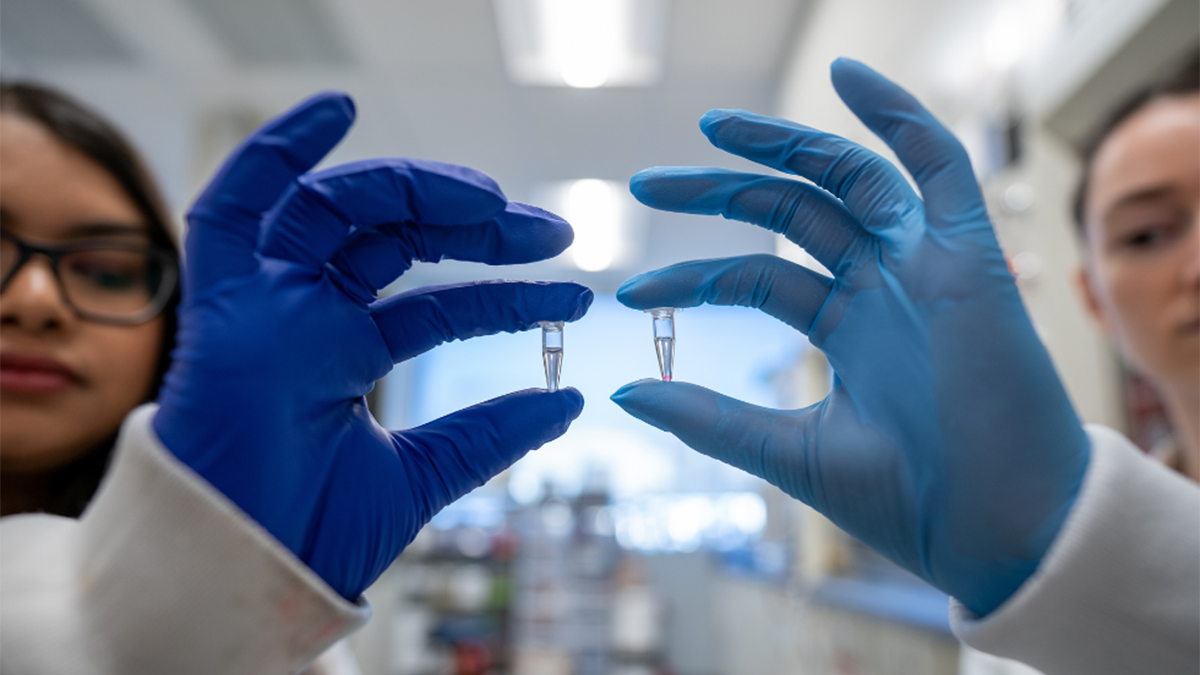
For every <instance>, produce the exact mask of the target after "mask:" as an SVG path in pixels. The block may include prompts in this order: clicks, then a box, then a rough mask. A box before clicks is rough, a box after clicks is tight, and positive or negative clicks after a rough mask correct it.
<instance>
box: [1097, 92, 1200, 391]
mask: <svg viewBox="0 0 1200 675" xmlns="http://www.w3.org/2000/svg"><path fill="white" fill-rule="evenodd" d="M1084 210H1085V213H1086V214H1087V218H1086V223H1085V227H1086V239H1087V253H1086V269H1085V270H1084V272H1083V275H1082V279H1081V281H1082V282H1083V284H1082V285H1083V288H1084V292H1085V295H1086V296H1087V301H1088V304H1089V308H1090V309H1091V311H1092V313H1093V315H1094V316H1095V317H1096V319H1097V320H1098V321H1099V322H1100V324H1101V326H1103V327H1104V329H1105V330H1106V331H1107V332H1108V333H1109V335H1111V336H1112V337H1113V338H1114V339H1115V340H1116V342H1117V344H1118V345H1119V347H1120V349H1121V351H1122V352H1123V354H1124V356H1125V358H1126V359H1127V360H1128V361H1129V363H1130V364H1131V365H1132V366H1133V367H1135V368H1136V369H1138V370H1139V371H1140V372H1141V373H1142V374H1143V375H1145V376H1146V377H1148V378H1149V379H1150V380H1151V381H1153V382H1155V383H1157V384H1159V385H1168V386H1186V387H1191V388H1195V387H1197V386H1200V234H1198V232H1200V95H1188V96H1171V97H1164V98H1159V99H1157V100H1155V101H1153V102H1151V103H1149V104H1148V105H1147V106H1145V107H1144V108H1142V109H1141V110H1139V111H1138V112H1136V113H1134V115H1132V116H1131V117H1130V118H1129V119H1127V120H1125V122H1123V123H1122V124H1121V125H1120V126H1118V127H1117V128H1116V129H1115V130H1114V131H1113V133H1112V134H1111V135H1109V137H1108V138H1107V139H1106V140H1105V141H1104V142H1103V144H1102V145H1101V146H1100V148H1099V151H1098V152H1097V153H1096V155H1095V157H1094V159H1093V162H1092V168H1091V183H1090V186H1089V192H1088V195H1087V202H1086V204H1085V208H1084Z"/></svg>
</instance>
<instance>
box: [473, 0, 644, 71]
mask: <svg viewBox="0 0 1200 675" xmlns="http://www.w3.org/2000/svg"><path fill="white" fill-rule="evenodd" d="M494 7H495V10H496V22H497V24H498V26H499V29H500V43H501V46H502V47H503V50H504V62H505V67H506V69H507V70H508V74H509V77H510V78H512V80H513V81H514V82H516V83H517V84H521V85H540V86H560V87H561V86H568V87H579V88H593V87H600V86H609V87H613V86H627V87H628V86H648V85H651V84H654V83H655V82H656V81H657V80H658V78H659V76H660V74H661V70H662V68H661V63H662V49H663V43H664V35H665V32H666V0H494Z"/></svg>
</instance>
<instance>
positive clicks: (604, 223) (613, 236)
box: [563, 178, 621, 272]
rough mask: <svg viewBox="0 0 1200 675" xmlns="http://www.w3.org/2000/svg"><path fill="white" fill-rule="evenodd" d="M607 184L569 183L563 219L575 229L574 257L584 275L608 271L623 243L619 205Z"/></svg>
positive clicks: (590, 181) (572, 251)
mask: <svg viewBox="0 0 1200 675" xmlns="http://www.w3.org/2000/svg"><path fill="white" fill-rule="evenodd" d="M617 200H618V195H617V191H616V190H615V189H614V188H613V186H612V185H611V184H609V183H608V182H607V181H602V180H596V179H595V178H585V179H583V180H577V181H574V182H572V183H571V184H570V187H568V188H567V192H566V204H565V208H564V209H563V211H564V213H563V217H564V218H566V219H567V222H568V223H571V227H573V228H574V229H575V243H574V244H572V245H571V254H572V256H573V258H574V261H575V266H576V267H578V268H579V269H581V270H583V271H584V272H599V271H600V270H605V269H608V268H609V267H610V266H611V265H612V264H613V261H614V260H616V258H617V247H618V246H619V245H620V243H621V241H620V240H621V230H620V228H621V220H620V212H619V209H620V204H619V203H618V201H617Z"/></svg>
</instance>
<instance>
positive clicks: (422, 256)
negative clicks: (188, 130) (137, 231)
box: [154, 93, 592, 599]
mask: <svg viewBox="0 0 1200 675" xmlns="http://www.w3.org/2000/svg"><path fill="white" fill-rule="evenodd" d="M353 118H354V108H353V104H352V103H351V101H350V99H349V98H348V97H346V96H345V95H343V94H337V93H330V94H323V95H319V96H316V97H314V98H312V99H310V100H308V101H306V102H305V103H303V104H301V105H299V106H298V107H296V108H295V109H293V110H292V111H291V112H289V113H287V114H285V115H283V116H282V117H280V118H278V119H276V120H274V121H273V122H270V123H269V124H267V125H266V126H265V127H263V128H262V129H261V130H259V131H258V132H257V133H255V134H254V135H253V136H251V137H250V138H249V139H248V140H247V141H246V142H245V143H244V144H243V145H242V146H241V147H240V148H239V149H238V150H237V151H236V152H234V154H233V155H232V156H231V157H230V158H229V160H228V161H227V162H226V163H225V165H224V167H223V168H222V169H221V170H220V172H219V173H218V174H217V176H216V177H215V178H214V179H213V181H212V183H211V184H210V185H209V187H208V189H207V190H206V191H205V192H204V194H202V195H201V196H200V198H199V199H198V200H197V202H196V204H195V205H194V206H193V207H192V210H191V212H190V213H189V214H188V223H189V226H190V227H189V231H188V239H187V267H186V277H185V282H186V284H185V286H184V300H183V304H182V307H181V309H180V312H179V323H180V329H179V337H178V347H177V348H176V350H175V352H174V354H173V362H172V365H171V369H170V371H169V373H168V375H167V378H166V383H165V385H164V388H163V391H162V393H161V395H160V398H159V403H160V406H161V407H160V408H159V410H158V413H157V415H156V416H155V418H154V429H155V431H156V433H157V434H158V436H159V438H160V439H162V442H163V444H164V445H165V446H166V447H167V448H168V449H169V450H170V451H171V452H172V453H174V454H175V455H176V456H177V457H178V458H179V459H180V460H182V461H183V462H184V463H185V464H187V465H188V466H190V467H191V468H192V469H194V470H195V471H196V472H197V473H198V474H200V475H201V476H202V477H204V478H205V479H206V480H207V481H208V482H210V483H211V484H212V485H213V486H214V487H216V488H217V489H218V490H220V491H221V492H223V493H224V494H225V495H226V496H228V497H229V498H230V499H231V500H232V501H233V502H234V503H236V504H237V505H238V506H239V507H240V508H241V509H242V510H244V511H245V512H246V513H247V514H249V515H250V516H251V517H252V518H254V519H255V520H256V521H258V522H259V523H260V524H261V525H262V526H263V527H265V528H266V529H267V531H269V532H270V533H271V534H272V535H274V536H275V537H276V538H277V539H278V540H279V541H280V542H282V543H283V545H284V546H286V547H287V548H289V549H291V551H292V552H293V553H295V554H296V555H297V556H298V557H299V558H300V559H301V560H302V561H304V562H305V563H306V564H307V565H308V566H309V567H311V568H312V569H313V570H314V571H315V572H316V573H317V574H318V575H320V576H321V577H322V578H323V579H324V580H325V581H327V582H328V583H329V584H330V585H331V586H332V587H333V588H334V589H335V590H337V591H338V592H339V593H341V594H342V595H343V596H344V597H346V598H351V599H353V598H356V597H358V595H359V594H360V593H361V592H362V591H363V590H364V589H365V588H366V587H367V586H369V585H370V584H371V582H372V581H374V580H375V579H376V578H377V577H378V576H379V574H380V573H382V572H383V570H384V569H385V568H386V567H387V566H388V565H389V564H390V563H391V562H392V560H393V559H394V558H395V557H396V556H397V555H398V554H399V553H400V551H401V550H402V549H403V548H404V547H405V546H406V545H407V544H408V543H409V542H410V541H411V540H412V538H413V537H414V536H415V535H416V533H417V531H418V530H419V529H420V528H421V526H423V525H424V524H425V523H426V522H428V521H429V519H430V518H431V517H433V515H434V514H435V513H437V512H438V511H439V510H440V509H441V508H443V507H444V506H446V505H447V504H449V503H450V502H452V501H454V500H455V499H458V498H459V497H460V496H462V495H463V494H465V493H466V492H469V491H470V490H472V489H474V488H475V487H477V486H479V485H481V484H483V483H484V482H485V481H487V480H488V479H489V478H490V477H492V476H493V475H495V474H496V473H498V472H500V471H501V470H503V469H504V468H506V467H507V466H509V465H510V464H512V463H513V462H514V461H516V460H517V459H519V458H520V457H521V456H523V455H524V454H525V453H527V452H528V451H529V450H531V449H533V448H536V447H538V446H540V445H542V444H543V443H546V442H547V441H549V440H551V439H554V438H556V437H558V436H560V435H562V434H563V433H564V432H565V431H566V429H567V426H568V425H569V424H570V422H571V421H572V420H573V419H575V418H576V417H577V416H578V415H579V413H580V411H581V410H582V408H583V397H582V396H580V394H579V392H577V391H575V390H573V389H565V390H562V391H558V392H554V393H551V392H547V391H544V390H538V389H530V390H527V391H521V392H517V393H513V394H509V395H507V396H502V397H500V398H497V399H494V400H492V401H488V402H486V403H482V404H479V405H476V406H474V407H471V408H467V409H465V410H461V411H458V412H456V413H453V414H451V415H448V416H446V417H443V418H441V419H439V420H435V421H433V422H430V423H428V424H426V425H424V426H421V427H417V428H415V429H410V430H407V431H399V432H390V431H387V430H384V429H382V428H380V427H379V425H377V424H376V423H375V422H374V420H373V419H372V418H371V415H370V413H369V412H368V410H367V407H366V403H365V401H364V399H363V396H364V395H365V394H366V393H367V392H368V391H370V390H371V387H372V385H373V383H374V382H375V381H376V380H378V379H379V378H381V377H383V376H384V375H386V374H387V372H388V371H389V370H391V368H392V366H393V364H395V363H398V362H400V361H403V360H405V359H409V358H412V357H414V356H416V355H417V354H420V353H422V352H424V351H426V350H428V349H431V348H433V347H435V346H437V345H438V344H440V343H442V342H445V341H448V340H454V339H465V338H469V337H475V336H479V335H487V334H491V333H496V332H499V331H508V332H512V331H517V330H524V329H527V328H530V327H532V326H535V325H536V324H537V322H538V321H573V320H575V319H578V318H579V317H581V316H582V315H583V314H584V313H585V312H586V311H587V308H588V306H589V305H590V304H591V301H592V293H591V291H589V290H588V289H586V288H584V287H583V286H580V285H578V284H570V283H530V282H489V283H474V284H462V285H456V286H444V287H438V288H423V289H417V290H414V291H411V292H408V293H404V294H401V295H397V296H393V297H390V298H387V299H385V300H380V301H376V300H375V292H376V290H377V289H380V288H382V287H384V286H385V285H387V284H388V283H390V282H391V281H392V280H393V279H395V278H396V277H398V276H399V275H400V274H401V273H403V272H404V271H405V270H407V269H408V268H409V266H410V265H411V264H412V261H413V260H422V261H433V262H435V261H438V260H441V259H442V258H443V257H446V258H454V259H457V260H469V261H476V262H483V263H489V264H509V263H524V262H531V261H535V260H541V259H544V258H548V257H551V256H554V255H557V254H558V253H560V252H561V251H562V250H563V249H565V248H566V247H567V246H568V245H570V243H571V239H572V236H573V235H572V232H571V228H570V226H569V225H567V223H566V222H564V221H563V220H561V219H559V218H558V217H557V216H554V215H553V214H550V213H547V212H545V211H541V210H539V209H536V208H534V207H530V206H525V205H522V204H517V203H513V202H509V201H508V200H507V199H506V198H505V197H504V194H503V193H501V192H500V189H499V188H498V187H497V186H496V184H495V183H494V182H492V180H491V179H490V178H488V177H487V176H485V175H483V174H481V173H479V172H477V171H474V170H472V169H467V168H464V167H458V166H452V165H448V164H440V163H436V162H425V161H417V160H406V159H384V160H371V161H365V162H355V163H352V164H347V165H344V166H339V167H336V168H333V169H329V170H326V171H320V172H316V173H305V172H306V171H308V170H309V169H311V168H312V167H313V165H315V164H316V163H317V162H318V161H319V160H320V159H321V158H322V157H323V156H324V155H325V154H326V153H328V152H329V150H330V149H332V148H333V146H334V145H335V144H336V143H337V142H338V141H339V140H340V139H341V138H342V136H343V135H344V134H345V133H346V131H347V130H348V128H349V127H350V124H351V122H352V121H353Z"/></svg>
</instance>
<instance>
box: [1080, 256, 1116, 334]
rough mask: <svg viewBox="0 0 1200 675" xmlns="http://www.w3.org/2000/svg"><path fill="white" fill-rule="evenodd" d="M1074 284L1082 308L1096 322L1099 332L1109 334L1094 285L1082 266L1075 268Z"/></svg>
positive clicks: (1109, 329)
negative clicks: (1084, 308) (1085, 309)
mask: <svg viewBox="0 0 1200 675" xmlns="http://www.w3.org/2000/svg"><path fill="white" fill-rule="evenodd" d="M1074 282H1075V289H1076V291H1078V293H1079V297H1080V299H1082V300H1083V306H1084V307H1086V308H1087V312H1088V315H1089V316H1091V317H1092V320H1093V321H1095V322H1096V325H1097V326H1099V327H1100V330H1102V331H1104V332H1105V334H1111V333H1112V329H1111V326H1110V325H1109V322H1108V319H1107V317H1106V316H1105V314H1104V307H1103V305H1101V304H1100V298H1099V296H1098V295H1097V294H1096V288H1095V284H1094V282H1093V281H1092V278H1091V275H1090V274H1088V270H1087V268H1086V267H1085V266H1084V265H1080V266H1079V267H1076V268H1075V275H1074Z"/></svg>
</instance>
